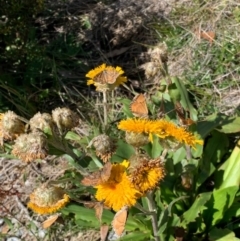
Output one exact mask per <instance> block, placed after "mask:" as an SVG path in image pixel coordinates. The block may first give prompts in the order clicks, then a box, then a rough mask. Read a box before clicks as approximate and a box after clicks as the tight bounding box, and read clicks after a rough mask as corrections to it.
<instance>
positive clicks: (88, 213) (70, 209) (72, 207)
mask: <svg viewBox="0 0 240 241" xmlns="http://www.w3.org/2000/svg"><path fill="white" fill-rule="evenodd" d="M61 212H62V213H64V214H69V213H73V214H75V219H76V220H78V219H79V220H83V221H86V222H90V223H92V224H93V225H96V226H97V227H98V226H99V221H98V219H97V218H96V216H95V210H94V209H90V208H86V207H83V206H80V205H76V204H69V205H68V206H66V207H65V208H63V209H62V210H61ZM113 217H114V214H113V213H112V212H110V211H108V210H104V211H103V215H102V221H103V223H104V222H105V223H107V224H110V223H111V221H112V219H113Z"/></svg>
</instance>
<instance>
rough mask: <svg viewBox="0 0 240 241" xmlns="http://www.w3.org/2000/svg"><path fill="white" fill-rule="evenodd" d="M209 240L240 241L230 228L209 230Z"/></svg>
mask: <svg viewBox="0 0 240 241" xmlns="http://www.w3.org/2000/svg"><path fill="white" fill-rule="evenodd" d="M209 240H214V241H240V239H238V238H236V236H235V233H234V232H232V231H231V230H229V229H226V228H225V229H220V228H214V229H212V230H211V231H210V232H209Z"/></svg>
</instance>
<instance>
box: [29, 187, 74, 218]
mask: <svg viewBox="0 0 240 241" xmlns="http://www.w3.org/2000/svg"><path fill="white" fill-rule="evenodd" d="M69 200H70V199H69V196H68V195H67V194H65V193H64V191H63V190H62V189H61V188H58V187H47V186H46V185H42V186H40V187H38V188H37V189H36V190H35V191H34V192H33V193H31V194H30V202H29V203H28V204H27V206H28V208H30V209H32V210H33V211H34V212H35V213H38V214H50V213H54V212H57V211H58V210H59V209H61V208H63V207H64V206H65V205H66V204H67V203H68V202H69Z"/></svg>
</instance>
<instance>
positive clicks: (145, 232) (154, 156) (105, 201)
mask: <svg viewBox="0 0 240 241" xmlns="http://www.w3.org/2000/svg"><path fill="white" fill-rule="evenodd" d="M149 53H150V55H151V63H152V64H151V65H150V64H148V65H147V69H146V72H147V74H148V76H151V77H152V78H155V77H156V75H159V72H161V73H162V75H163V76H164V77H163V78H162V79H161V81H160V82H159V83H158V86H157V87H156V91H155V93H153V94H152V95H149V94H148V93H145V95H144V94H142V93H141V94H136V96H135V98H134V99H133V100H132V101H131V100H129V99H125V98H122V99H120V100H119V102H120V103H122V105H121V108H120V109H119V104H118V105H117V104H116V99H114V98H111V96H112V95H113V94H114V91H115V89H117V88H120V86H123V87H126V88H128V87H127V86H126V82H127V77H125V76H124V71H123V69H122V68H121V67H112V66H107V65H106V64H102V65H100V66H99V67H97V68H95V69H93V70H90V71H89V72H88V73H87V74H86V77H87V78H88V81H87V84H88V85H94V86H95V88H96V91H97V92H100V93H101V95H102V103H101V105H100V107H99V113H100V116H99V120H100V123H99V124H98V125H95V126H94V125H92V126H90V127H89V128H92V129H94V134H93V135H92V136H90V135H89V136H79V134H78V133H77V132H76V128H77V127H78V125H79V116H78V115H77V114H76V113H75V112H74V111H72V110H70V109H69V108H56V109H54V110H53V111H52V113H51V114H49V113H37V114H35V115H34V116H33V117H32V118H31V119H30V120H26V119H24V118H22V117H20V116H18V115H17V114H15V113H14V112H12V111H7V112H5V113H2V114H1V117H0V137H1V146H2V147H4V148H5V152H11V154H12V155H13V156H15V157H18V158H19V159H21V160H22V161H23V162H25V163H26V166H29V165H31V164H32V163H33V162H35V161H36V160H38V162H39V163H41V160H43V159H45V158H46V157H47V156H48V155H54V156H55V157H56V158H58V157H60V156H64V158H65V161H66V162H68V163H69V164H70V165H71V169H69V170H66V171H65V172H64V173H63V174H62V175H60V176H58V177H57V178H52V179H48V180H41V182H39V186H37V187H36V188H35V189H34V190H33V192H32V193H31V194H30V197H29V201H28V204H27V207H28V208H29V209H31V210H32V211H33V212H35V213H37V214H39V215H46V216H47V219H46V221H45V222H44V223H43V227H44V228H49V227H50V228H52V227H54V225H57V220H58V219H59V218H60V216H61V218H62V219H63V222H64V223H66V222H68V221H69V220H71V221H73V223H74V224H75V225H77V226H78V227H79V229H83V228H86V229H88V228H96V229H99V231H100V235H101V240H118V239H121V240H155V241H160V240H161V241H164V240H169V241H173V240H223V238H224V240H226V241H227V240H229V241H230V240H238V238H237V236H239V235H238V231H239V230H238V229H239V228H238V223H239V222H238V217H239V205H238V197H239V181H240V176H239V172H238V170H239V168H240V162H239V160H240V157H239V155H240V149H239V141H238V140H237V142H236V146H235V147H234V148H233V149H231V147H230V146H229V136H228V134H230V133H237V132H239V125H240V123H239V121H240V120H239V117H232V118H229V117H226V116H224V115H220V114H214V115H212V116H209V117H207V118H206V119H205V120H202V121H199V120H198V115H197V114H198V113H197V110H196V109H195V108H194V106H193V104H192V103H191V101H190V100H189V97H188V92H187V90H186V88H185V86H184V84H183V83H182V81H181V79H179V78H176V77H174V78H173V77H171V76H169V74H168V71H167V50H166V46H165V45H157V46H155V47H153V48H152V49H151V51H149ZM149 66H154V68H150V67H149ZM151 71H152V72H151ZM150 72H151V73H150ZM129 91H130V90H129ZM114 100H115V102H113V101H114ZM167 110H170V111H167ZM116 113H117V114H116ZM119 113H120V114H119ZM116 117H118V118H119V119H118V120H116ZM116 122H117V123H116ZM89 125H90V124H89ZM96 133H97V134H96ZM96 169H97V170H96ZM53 213H56V214H57V215H54V216H50V217H48V215H50V214H53ZM59 225H60V224H59Z"/></svg>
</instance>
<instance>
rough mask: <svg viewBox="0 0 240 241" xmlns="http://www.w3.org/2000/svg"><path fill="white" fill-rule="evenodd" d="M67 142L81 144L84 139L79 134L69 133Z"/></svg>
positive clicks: (66, 137)
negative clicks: (71, 141)
mask: <svg viewBox="0 0 240 241" xmlns="http://www.w3.org/2000/svg"><path fill="white" fill-rule="evenodd" d="M65 139H66V140H73V141H78V142H80V141H81V139H82V137H81V136H79V135H78V134H77V133H75V132H72V131H69V132H68V133H67V134H66V136H65Z"/></svg>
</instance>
